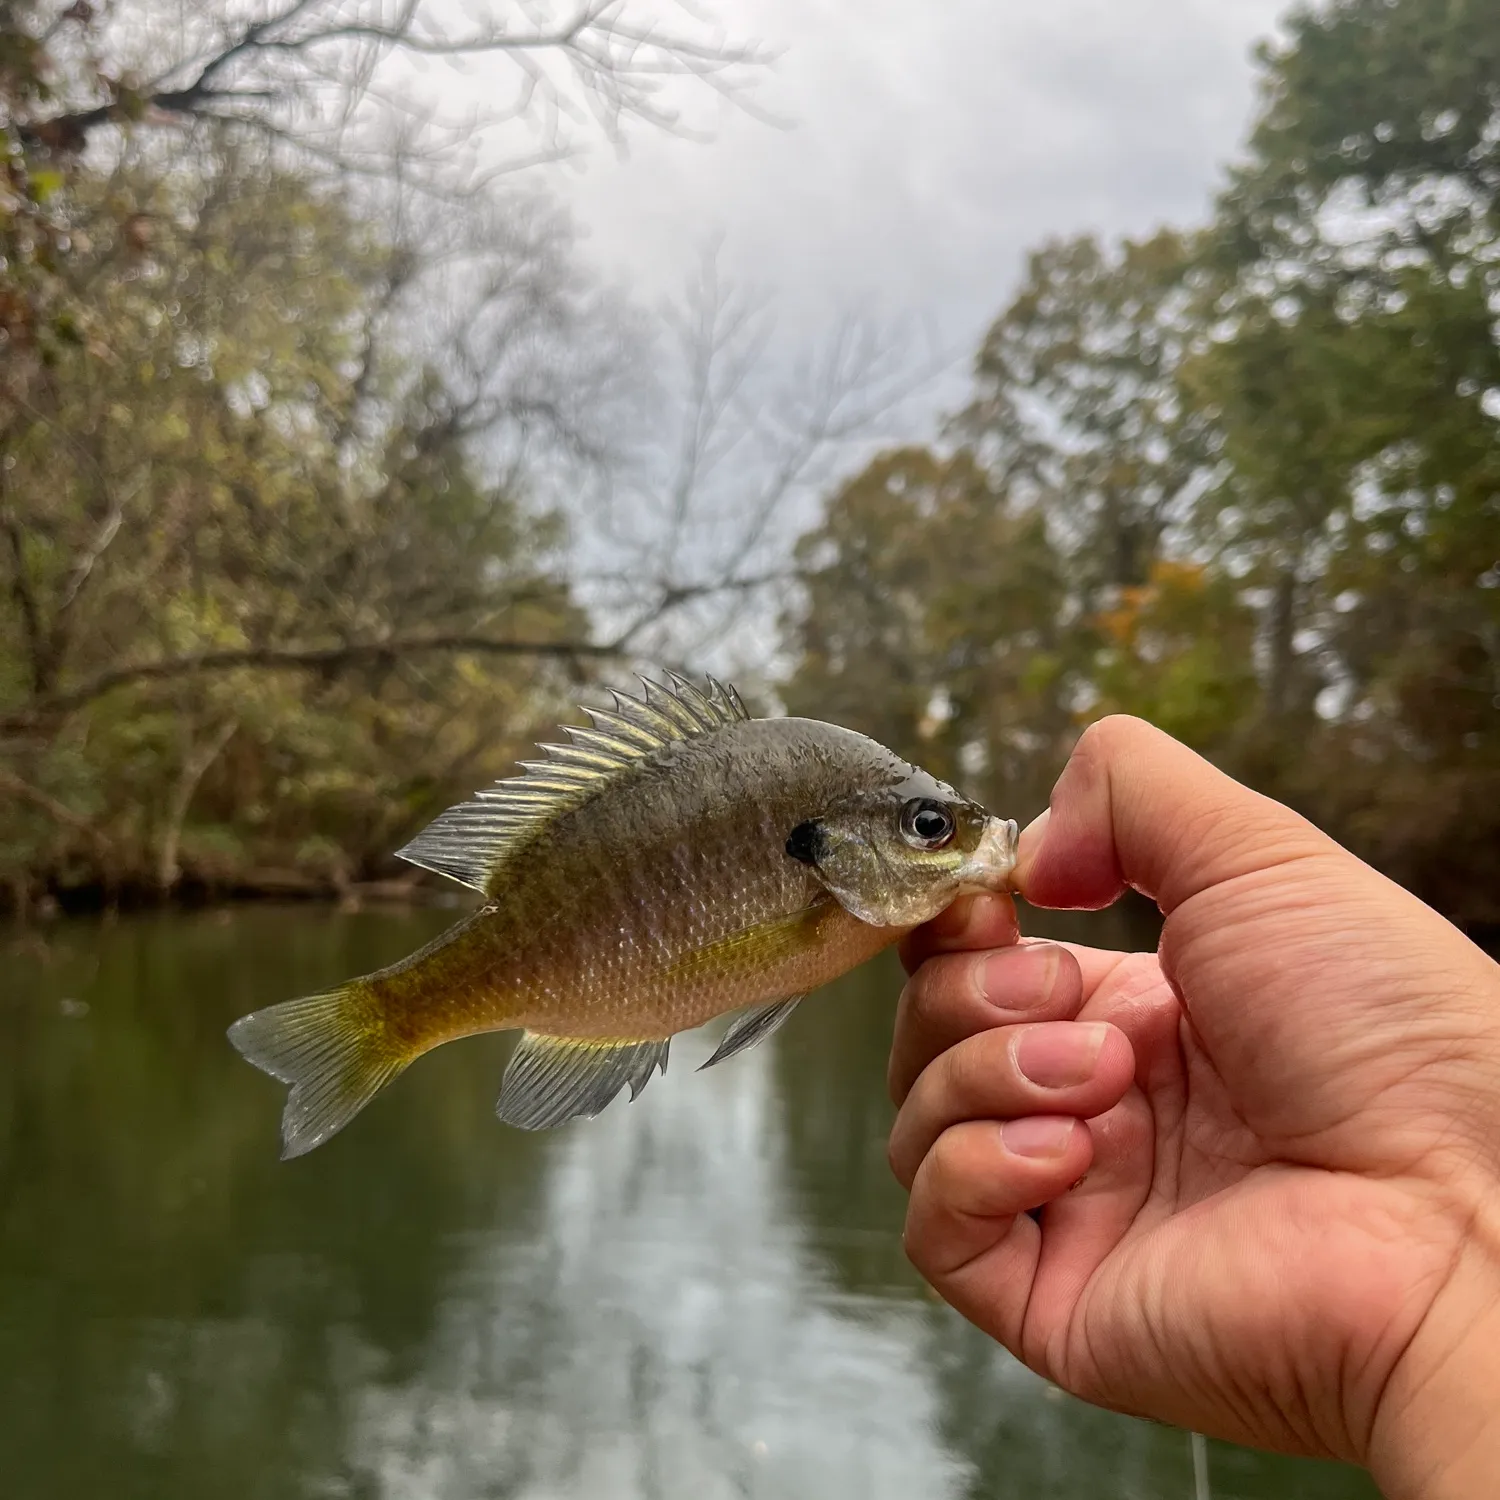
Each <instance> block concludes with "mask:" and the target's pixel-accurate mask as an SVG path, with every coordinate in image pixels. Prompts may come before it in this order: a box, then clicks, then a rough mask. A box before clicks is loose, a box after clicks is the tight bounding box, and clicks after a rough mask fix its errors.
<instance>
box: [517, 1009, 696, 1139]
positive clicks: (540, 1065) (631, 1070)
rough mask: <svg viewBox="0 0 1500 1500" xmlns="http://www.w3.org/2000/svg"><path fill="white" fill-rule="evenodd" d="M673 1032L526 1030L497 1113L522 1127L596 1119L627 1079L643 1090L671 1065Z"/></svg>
mask: <svg viewBox="0 0 1500 1500" xmlns="http://www.w3.org/2000/svg"><path fill="white" fill-rule="evenodd" d="M670 1044H671V1038H670V1037H661V1038H658V1039H650V1038H648V1039H644V1040H637V1039H634V1038H619V1039H617V1038H613V1037H571V1036H548V1035H546V1034H545V1033H544V1032H539V1031H523V1032H522V1033H521V1040H520V1042H519V1043H518V1044H517V1046H516V1050H515V1051H514V1052H513V1053H512V1054H511V1059H510V1062H509V1064H508V1065H507V1067H506V1069H505V1077H504V1078H503V1079H502V1080H501V1083H500V1098H499V1100H498V1101H497V1102H496V1104H495V1113H496V1114H497V1115H498V1116H499V1117H500V1118H501V1119H502V1120H503V1121H504V1122H505V1123H506V1124H507V1125H515V1126H517V1127H519V1128H520V1129H522V1130H550V1129H551V1128H552V1127H553V1126H554V1125H561V1124H563V1123H564V1122H566V1121H568V1120H577V1119H592V1118H593V1117H594V1116H595V1115H597V1114H599V1113H600V1112H601V1111H602V1110H603V1109H604V1107H605V1105H607V1104H608V1103H609V1102H610V1101H611V1100H612V1099H613V1098H614V1097H615V1095H616V1094H618V1093H619V1092H620V1090H621V1089H622V1088H624V1087H625V1086H626V1085H627V1084H628V1085H629V1086H630V1097H631V1098H632V1099H634V1098H636V1097H638V1096H639V1094H640V1092H641V1090H642V1089H643V1088H645V1087H646V1085H647V1084H648V1083H649V1082H650V1081H651V1077H652V1074H654V1073H655V1072H656V1071H657V1070H658V1069H660V1070H661V1071H662V1072H663V1073H665V1072H666V1071H667V1048H668V1046H669V1045H670Z"/></svg>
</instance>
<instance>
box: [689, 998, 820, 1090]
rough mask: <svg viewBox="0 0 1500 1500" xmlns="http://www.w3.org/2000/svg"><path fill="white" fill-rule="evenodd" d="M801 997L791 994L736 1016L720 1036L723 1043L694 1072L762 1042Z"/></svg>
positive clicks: (784, 1018)
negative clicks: (788, 997)
mask: <svg viewBox="0 0 1500 1500" xmlns="http://www.w3.org/2000/svg"><path fill="white" fill-rule="evenodd" d="M803 998H804V997H803V996H801V995H793V996H792V998H791V999H790V1000H774V1001H772V1003H771V1004H770V1005H757V1006H756V1007H755V1009H754V1010H747V1011H746V1012H745V1013H744V1015H742V1016H736V1017H735V1019H734V1022H733V1024H732V1025H731V1026H730V1028H729V1030H728V1031H726V1032H725V1033H724V1040H723V1041H722V1042H720V1043H719V1045H718V1047H717V1048H715V1050H714V1055H713V1056H712V1057H711V1058H709V1060H708V1061H707V1062H706V1063H704V1064H703V1066H702V1067H700V1068H699V1069H698V1071H699V1072H700V1073H701V1072H702V1071H703V1068H711V1067H713V1065H714V1064H715V1063H721V1062H723V1061H724V1059H725V1058H726V1057H733V1056H734V1055H735V1053H736V1052H743V1051H744V1050H745V1049H746V1048H747V1047H753V1046H754V1045H755V1044H756V1043H757V1042H761V1041H764V1040H765V1039H766V1038H767V1037H768V1036H770V1034H771V1033H772V1032H773V1031H775V1030H776V1028H777V1027H778V1026H780V1025H781V1023H782V1022H783V1021H785V1020H786V1018H787V1017H788V1016H789V1015H791V1013H792V1012H793V1011H794V1010H796V1008H797V1005H798V1002H799V1001H801V1000H802V999H803Z"/></svg>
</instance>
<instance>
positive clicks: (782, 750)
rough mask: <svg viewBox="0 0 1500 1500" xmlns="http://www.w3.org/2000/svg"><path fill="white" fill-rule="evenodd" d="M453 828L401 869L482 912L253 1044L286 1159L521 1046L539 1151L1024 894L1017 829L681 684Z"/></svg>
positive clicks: (529, 1120) (460, 809)
mask: <svg viewBox="0 0 1500 1500" xmlns="http://www.w3.org/2000/svg"><path fill="white" fill-rule="evenodd" d="M614 696H615V708H614V711H613V712H595V711H590V717H591V719H592V720H593V727H592V728H591V729H567V730H564V733H565V734H566V735H567V736H568V739H569V743H567V744H563V745H543V746H542V747H541V748H542V751H543V754H544V755H545V756H546V759H545V760H541V761H535V762H523V763H522V765H523V768H524V774H523V775H521V776H517V777H514V778H513V779H511V780H508V781H502V782H500V783H498V784H497V785H496V786H494V787H492V788H490V789H489V790H487V791H483V792H480V793H479V794H478V796H477V797H475V798H474V800H472V801H470V802H464V803H461V804H460V805H459V806H457V807H452V808H449V810H448V811H447V812H445V813H443V814H442V815H441V816H440V817H439V818H438V819H437V820H436V821H435V822H434V823H433V824H431V826H430V827H428V828H427V829H426V831H425V832H423V833H421V834H420V835H418V837H417V838H415V839H413V840H412V842H411V843H410V844H408V845H407V846H406V847H405V848H404V849H402V850H400V851H398V852H399V854H400V856H401V857H402V858H403V859H406V860H408V861H410V862H411V863H412V864H415V865H420V866H421V867H423V868H424V869H428V870H433V871H435V872H437V873H438V874H441V875H446V876H448V877H450V878H451V879H453V880H456V881H458V882H460V883H461V884H463V885H466V886H469V887H471V888H472V889H473V890H475V891H478V892H479V893H480V894H481V896H482V897H483V902H482V904H481V905H480V907H479V908H478V909H477V910H476V911H475V912H473V913H472V914H471V915H470V916H468V917H466V918H464V919H463V920H462V921H461V922H459V923H458V924H457V925H456V926H454V927H453V928H451V929H450V930H449V931H448V932H446V933H444V934H443V935H442V936H441V937H439V938H438V939H437V940H436V941H435V942H432V943H430V944H428V945H427V947H425V948H423V949H421V951H420V952H417V953H415V954H413V955H412V956H411V957H410V958H407V959H404V960H402V961H401V962H400V963H397V964H393V965H391V967H389V968H386V969H381V970H380V971H378V972H377V973H374V974H369V975H366V976H365V977H363V978H361V979H354V980H351V981H350V982H349V983H348V984H345V985H343V986H342V987H341V988H339V989H336V990H333V991H331V992H330V993H328V994H323V995H314V996H312V997H310V998H307V999H302V1000H291V1001H287V1002H285V1003H284V1004H281V1005H273V1006H271V1007H269V1008H268V1009H265V1010H260V1011H256V1012H254V1013H253V1014H251V1015H248V1016H244V1017H242V1018H241V1019H240V1020H238V1021H236V1022H235V1023H234V1025H233V1026H231V1027H230V1029H229V1037H230V1040H231V1041H232V1042H233V1043H234V1045H235V1046H236V1047H237V1048H238V1049H239V1051H240V1052H241V1053H243V1054H244V1056H245V1057H246V1058H248V1059H249V1060H250V1061H251V1062H252V1063H254V1064H255V1065H256V1066H257V1067H259V1068H262V1069H264V1070H265V1071H266V1072H267V1073H270V1074H271V1075H272V1076H273V1077H275V1078H278V1079H280V1080H281V1081H282V1082H283V1083H285V1084H287V1085H289V1087H290V1090H291V1092H290V1095H289V1096H288V1099H287V1103H286V1111H285V1113H284V1115H283V1116H282V1146H283V1151H282V1155H283V1156H300V1155H302V1154H303V1153H305V1152H307V1151H311V1150H312V1149H313V1147H315V1146H318V1145H321V1144H322V1143H323V1142H324V1141H326V1140H327V1139H328V1138H329V1137H330V1136H331V1135H333V1134H334V1133H335V1132H336V1131H338V1130H340V1129H341V1128H342V1127H343V1126H344V1125H346V1124H347V1123H348V1122H349V1121H350V1120H351V1119H353V1117H354V1116H355V1115H356V1114H357V1113H358V1112H359V1111H360V1109H362V1108H363V1107H364V1105H365V1104H367V1103H368V1102H369V1101H370V1099H371V1098H373V1097H374V1095H375V1094H376V1093H377V1092H378V1091H379V1090H380V1089H381V1088H382V1087H384V1085H385V1084H387V1083H389V1082H390V1081H391V1080H392V1079H393V1078H395V1077H396V1075H397V1074H398V1073H400V1072H401V1071H402V1070H403V1069H405V1068H406V1067H407V1066H408V1065H409V1064H410V1063H412V1062H413V1061H415V1059H416V1058H418V1057H419V1056H421V1054H422V1053H424V1052H427V1051H429V1050H430V1049H431V1048H433V1047H436V1046H438V1045H440V1044H441V1043H443V1042H449V1041H454V1040H456V1039H458V1038H460V1037H465V1036H474V1035H477V1034H479V1033H481V1032H486V1031H502V1030H511V1029H519V1030H521V1033H522V1035H521V1039H520V1042H519V1044H518V1046H517V1048H516V1050H515V1052H514V1053H513V1055H512V1057H511V1061H510V1064H509V1066H508V1067H507V1069H506V1072H505V1076H504V1079H503V1080H502V1083H501V1089H500V1098H499V1103H498V1104H497V1106H496V1112H497V1113H498V1114H499V1116H500V1118H501V1119H502V1120H504V1121H506V1122H507V1123H509V1124H511V1125H516V1126H520V1127H521V1128H523V1129H528V1130H538V1129H544V1128H547V1127H549V1126H553V1125H560V1124H562V1123H563V1122H564V1121H565V1120H570V1119H573V1118H575V1117H578V1116H592V1115H596V1114H598V1113H599V1112H600V1110H602V1109H603V1108H604V1106H605V1105H607V1104H608V1103H609V1102H610V1100H612V1099H613V1098H614V1097H615V1095H616V1094H618V1093H619V1092H620V1090H621V1089H622V1088H625V1087H627V1086H628V1087H629V1089H630V1095H631V1098H635V1097H636V1095H637V1094H639V1093H640V1091H641V1089H643V1088H644V1087H645V1085H646V1084H647V1082H648V1081H649V1080H650V1078H651V1077H652V1075H653V1074H654V1073H655V1072H656V1071H657V1070H658V1069H660V1070H662V1071H665V1069H666V1065H667V1047H668V1043H669V1041H670V1039H671V1037H672V1036H673V1034H674V1033H676V1032H679V1031H686V1030H689V1029H690V1028H692V1027H695V1026H700V1025H702V1024H703V1023H704V1022H706V1021H709V1020H712V1019H713V1018H714V1017H715V1016H719V1015H722V1014H724V1013H726V1012H728V1011H734V1010H740V1011H742V1012H743V1014H741V1015H740V1016H739V1017H738V1018H737V1019H736V1020H735V1021H734V1023H733V1024H732V1025H731V1026H730V1028H729V1030H728V1032H727V1033H726V1035H725V1037H724V1040H723V1041H722V1043H721V1044H720V1045H719V1048H718V1050H717V1051H716V1052H715V1053H714V1055H713V1056H712V1057H711V1058H710V1059H709V1061H708V1062H707V1063H705V1064H704V1066H705V1067H708V1066H712V1065H713V1064H714V1063H718V1062H722V1061H723V1060H724V1059H725V1058H726V1057H731V1056H733V1055H734V1054H735V1053H736V1052H740V1051H743V1050H744V1049H745V1048H746V1047H749V1046H752V1045H753V1044H754V1043H756V1042H758V1041H760V1040H761V1039H762V1038H763V1037H766V1036H768V1035H769V1034H770V1033H771V1032H772V1031H774V1030H775V1029H776V1028H777V1027H778V1026H779V1025H780V1024H781V1023H782V1022H783V1021H785V1020H786V1018H787V1016H788V1015H790V1013H791V1011H792V1009H793V1008H794V1007H795V1005H796V1004H797V1002H798V1000H799V999H801V997H802V996H803V995H805V994H806V993H807V992H808V991H809V990H812V989H815V988H816V987H817V986H818V985H821V984H826V983H827V982H828V981H829V980H832V979H836V978H837V977H838V976H839V975H841V974H844V973H847V972H848V971H849V970H850V969H852V968H854V967H855V966H856V965H857V964H860V963H863V962H864V961H865V960H866V959H868V958H871V957H873V956H874V955H875V954H876V953H878V952H879V951H880V950H881V949H883V948H886V947H888V946H890V944H892V943H894V942H896V941H897V939H899V938H900V937H901V936H902V935H903V934H904V933H906V932H908V931H909V930H910V929H911V928H913V927H915V926H917V925H918V924H919V923H922V922H925V921H928V920H929V919H931V918H932V917H935V916H936V915H937V914H938V913H939V912H940V911H942V910H943V909H944V907H946V906H947V905H948V904H949V903H950V902H951V901H952V900H953V899H954V897H956V896H957V895H959V894H960V892H962V891H966V890H976V889H985V890H996V891H1003V890H1007V889H1008V888H1009V887H1008V881H1009V876H1010V872H1011V870H1012V868H1013V867H1014V865H1015V858H1016V825H1015V824H1014V823H1013V822H1009V821H1002V820H1000V819H998V818H994V817H991V816H990V815H989V814H988V813H987V812H986V811H985V810H984V809H983V808H982V807H980V806H978V805H977V804H976V803H974V802H970V801H968V800H967V799H965V798H964V797H962V796H960V795H959V794H958V793H957V792H956V791H954V790H953V788H952V787H949V786H946V785H944V784H943V783H942V782H940V781H938V780H936V779H935V778H934V777H932V776H929V775H928V774H927V773H926V772H925V771H922V770H919V769H917V768H916V767H914V766H912V765H909V764H908V763H907V762H905V761H903V760H902V759H901V758H900V757H899V756H897V755H895V754H894V753H893V752H891V751H890V750H887V749H886V748H885V747H884V746H883V745H880V744H877V743H876V742H875V741H874V740H870V739H867V738H866V737H865V736H864V735H860V734H856V733H854V732H853V731H852V730H848V729H842V728H840V727H838V726H837V725H834V724H825V723H821V722H819V721H817V720H813V719H752V718H750V716H749V715H748V714H747V713H746V712H745V708H744V706H743V704H742V703H741V701H740V698H739V695H738V694H737V693H736V692H735V691H734V689H733V688H729V687H725V686H723V685H722V684H720V683H717V682H714V681H713V680H712V679H710V680H709V685H708V688H707V691H700V690H699V689H698V688H696V687H694V686H693V685H692V684H691V683H689V682H687V681H685V680H684V679H682V678H679V677H675V676H674V677H673V678H672V686H671V687H670V688H666V687H661V686H659V685H657V684H656V683H651V682H648V683H646V684H645V690H644V693H643V695H642V696H640V697H629V696H626V695H623V694H615V695H614Z"/></svg>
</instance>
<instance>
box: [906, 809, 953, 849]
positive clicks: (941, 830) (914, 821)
mask: <svg viewBox="0 0 1500 1500" xmlns="http://www.w3.org/2000/svg"><path fill="white" fill-rule="evenodd" d="M953 833H954V823H953V814H952V812H951V811H949V809H948V808H946V807H945V806H944V805H943V804H942V803H941V802H933V801H930V800H929V799H928V798H926V797H917V798H914V799H913V800H912V801H910V802H908V803H907V804H906V806H905V807H903V808H902V809H901V837H902V838H904V839H905V840H906V842H907V843H908V844H910V845H911V846H912V847H913V848H915V849H941V848H942V847H943V846H944V845H945V844H948V843H950V842H951V841H952V839H953Z"/></svg>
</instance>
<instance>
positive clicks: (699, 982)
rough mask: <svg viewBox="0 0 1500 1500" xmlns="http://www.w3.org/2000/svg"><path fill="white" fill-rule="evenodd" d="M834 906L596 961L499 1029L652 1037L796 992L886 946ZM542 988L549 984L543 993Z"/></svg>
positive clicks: (888, 936)
mask: <svg viewBox="0 0 1500 1500" xmlns="http://www.w3.org/2000/svg"><path fill="white" fill-rule="evenodd" d="M900 936H901V931H900V930H899V929H895V928H881V927H871V926H869V925H868V924H866V923H864V922H861V921H859V920H858V919H857V918H855V917H852V916H850V915H849V913H848V912H846V911H845V910H844V909H843V907H841V906H839V905H838V904H837V903H836V902H834V901H831V900H830V901H825V902H819V903H818V904H816V905H814V906H810V907H808V908H806V909H805V910H803V911H799V912H796V913H793V914H792V915H790V916H786V917H780V918H776V919H773V920H772V921H768V922H762V923H758V924H757V925H755V926H753V927H748V928H746V929H744V930H743V931H741V932H737V933H732V934H731V935H730V936H728V937H725V938H721V939H719V940H718V941H716V942H713V943H710V944H708V945H707V946H705V947H703V948H699V949H696V950H693V951H691V952H689V953H687V954H684V955H683V956H682V957H680V958H677V959H674V960H672V961H670V962H668V963H665V964H659V963H658V964H652V963H650V962H648V961H645V959H644V958H642V959H640V960H638V961H631V962H624V963H622V962H620V961H619V958H618V956H616V955H612V954H607V953H601V954H599V956H598V962H597V963H594V964H588V965H586V966H585V967H584V971H583V972H582V973H580V974H577V975H575V976H574V977H573V983H572V984H570V985H568V986H567V989H568V992H567V993H559V992H553V993H547V994H532V995H528V996H525V997H523V998H522V1000H521V1003H520V1006H519V1008H518V1010H516V1011H513V1012H512V1013H511V1015H510V1016H509V1017H507V1019H506V1022H505V1024H506V1025H507V1026H524V1027H525V1028H526V1029H527V1030H528V1031H533V1032H543V1033H546V1034H548V1035H551V1036H570V1037H591V1038H600V1039H604V1038H609V1039H618V1038H623V1037H629V1038H632V1039H642V1040H645V1039H653V1040H654V1039H660V1038H665V1037H669V1036H671V1035H673V1034H674V1033H676V1032H679V1031H690V1030H692V1029H693V1028H694V1027H696V1026H702V1025H703V1024H704V1023H705V1022H707V1021H711V1020H712V1019H713V1018H714V1017H715V1016H720V1015H724V1014H726V1013H727V1012H729V1011H734V1010H740V1009H743V1008H744V1007H746V1006H751V1005H762V1004H767V1003H769V1002H771V1001H776V1000H785V999H790V998H791V997H792V996H794V995H803V994H806V993H807V992H808V991H809V990H813V989H816V988H817V987H818V986H819V985H822V984H827V983H828V982H829V981H830V980H833V979H837V978H838V977H839V976H840V975H841V974H846V973H848V972H849V970H850V969H853V968H855V967H856V966H857V965H859V964H861V963H863V962H864V961H865V960H866V959H868V958H871V957H873V956H874V955H875V954H876V953H879V952H880V951H881V950H882V949H883V948H887V947H889V946H890V945H891V944H892V943H893V942H895V941H896V940H897V939H898V938H899V937H900ZM549 988H550V986H549Z"/></svg>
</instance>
